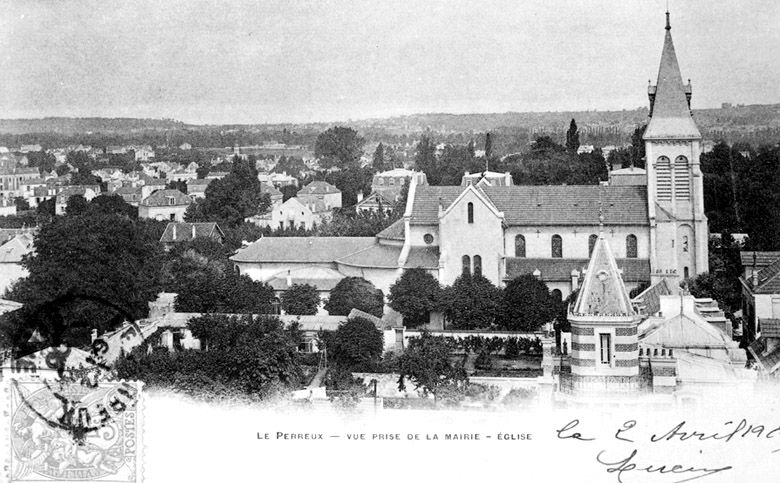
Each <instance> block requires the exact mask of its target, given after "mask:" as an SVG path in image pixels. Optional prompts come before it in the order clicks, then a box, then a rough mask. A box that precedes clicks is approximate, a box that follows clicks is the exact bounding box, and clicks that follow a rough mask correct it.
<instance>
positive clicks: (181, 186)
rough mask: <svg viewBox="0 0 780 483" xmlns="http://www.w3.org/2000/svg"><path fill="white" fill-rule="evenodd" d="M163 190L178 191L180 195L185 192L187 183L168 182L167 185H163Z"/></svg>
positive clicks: (180, 181) (179, 181) (181, 181)
mask: <svg viewBox="0 0 780 483" xmlns="http://www.w3.org/2000/svg"><path fill="white" fill-rule="evenodd" d="M165 189H167V190H179V191H181V192H182V193H186V192H187V182H186V181H183V180H178V181H168V183H167V184H166V185H165Z"/></svg>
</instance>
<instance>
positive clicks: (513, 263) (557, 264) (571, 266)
mask: <svg viewBox="0 0 780 483" xmlns="http://www.w3.org/2000/svg"><path fill="white" fill-rule="evenodd" d="M616 262H617V266H618V268H620V269H622V270H623V281H624V282H646V281H648V280H650V261H649V260H643V259H639V258H618V259H616ZM587 267H588V259H587V258H515V257H507V259H506V280H511V279H513V278H515V277H518V276H520V275H525V274H529V273H533V272H534V270H537V269H538V270H539V271H540V272H542V281H545V282H565V281H571V272H572V270H577V271H578V272H580V274H581V273H582V271H583V270H584V269H586V268H587Z"/></svg>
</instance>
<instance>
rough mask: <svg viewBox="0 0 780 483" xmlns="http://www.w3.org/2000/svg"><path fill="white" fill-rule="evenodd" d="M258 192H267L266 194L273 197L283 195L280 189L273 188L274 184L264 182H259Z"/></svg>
mask: <svg viewBox="0 0 780 483" xmlns="http://www.w3.org/2000/svg"><path fill="white" fill-rule="evenodd" d="M260 192H261V193H264V194H265V193H268V196H270V197H271V198H274V197H277V196H279V197H281V196H284V195H283V194H282V192H281V191H279V190H278V189H276V188H274V185H272V184H270V183H265V182H261V183H260Z"/></svg>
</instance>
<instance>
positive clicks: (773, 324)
mask: <svg viewBox="0 0 780 483" xmlns="http://www.w3.org/2000/svg"><path fill="white" fill-rule="evenodd" d="M758 324H759V326H761V337H774V338H778V339H780V319H758Z"/></svg>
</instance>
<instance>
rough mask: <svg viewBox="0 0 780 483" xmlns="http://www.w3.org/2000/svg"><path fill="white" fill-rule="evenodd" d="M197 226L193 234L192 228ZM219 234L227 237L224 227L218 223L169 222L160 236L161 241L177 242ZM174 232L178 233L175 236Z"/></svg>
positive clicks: (221, 236)
mask: <svg viewBox="0 0 780 483" xmlns="http://www.w3.org/2000/svg"><path fill="white" fill-rule="evenodd" d="M193 228H195V236H193V234H192V229H193ZM215 232H216V234H218V235H219V236H220V238H223V239H224V238H225V234H224V233H223V232H222V229H221V228H220V227H219V225H217V224H216V223H213V222H210V223H184V222H181V223H168V224H167V225H166V226H165V231H164V232H163V234H162V236H161V237H160V242H161V243H177V242H185V241H190V240H192V239H194V238H197V237H211V236H212V235H214V234H215ZM174 234H175V235H176V236H175V237H174Z"/></svg>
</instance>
